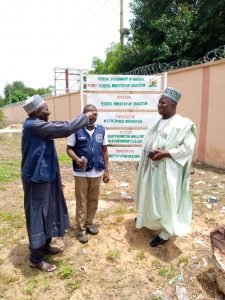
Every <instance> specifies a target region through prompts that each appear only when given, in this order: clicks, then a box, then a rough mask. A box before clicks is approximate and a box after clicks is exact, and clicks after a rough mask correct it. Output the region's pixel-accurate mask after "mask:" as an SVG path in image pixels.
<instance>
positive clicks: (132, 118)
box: [98, 112, 159, 128]
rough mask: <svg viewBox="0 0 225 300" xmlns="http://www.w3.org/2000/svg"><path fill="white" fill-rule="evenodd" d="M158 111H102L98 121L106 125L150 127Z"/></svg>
mask: <svg viewBox="0 0 225 300" xmlns="http://www.w3.org/2000/svg"><path fill="white" fill-rule="evenodd" d="M158 116H159V114H158V112H100V113H99V115H98V123H99V124H102V125H103V126H104V127H133V128H138V127H142V128H143V127H148V126H149V125H150V124H151V123H152V122H153V121H154V120H155V119H156V118H157V117H158Z"/></svg>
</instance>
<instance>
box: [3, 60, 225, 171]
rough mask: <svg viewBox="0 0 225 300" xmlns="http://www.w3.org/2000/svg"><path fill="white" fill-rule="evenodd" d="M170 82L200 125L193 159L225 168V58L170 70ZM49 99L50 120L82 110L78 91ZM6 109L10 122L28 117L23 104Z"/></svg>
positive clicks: (184, 111) (181, 105) (183, 107)
mask: <svg viewBox="0 0 225 300" xmlns="http://www.w3.org/2000/svg"><path fill="white" fill-rule="evenodd" d="M168 86H174V87H176V88H177V89H179V90H180V91H181V92H182V98H181V101H180V103H179V105H178V113H180V114H181V115H183V116H186V117H188V118H190V119H192V120H193V121H194V122H195V123H196V125H197V127H198V138H197V144H196V148H195V153H194V161H198V162H202V163H206V164H209V165H212V166H216V167H220V168H225V117H224V112H225V59H223V60H220V61H216V62H212V63H206V64H202V65H198V66H193V67H188V68H183V69H179V70H174V71H170V72H169V73H168ZM132 93H133V92H132ZM137 93H138V92H137ZM46 101H47V104H48V106H49V110H50V111H51V116H50V120H67V119H70V118H72V117H73V116H75V115H78V114H80V110H81V106H80V94H79V92H77V93H70V94H66V95H62V96H55V97H50V98H47V99H46ZM85 103H86V96H85V95H84V104H85ZM3 111H4V114H5V116H6V117H7V119H8V121H9V122H10V123H22V122H23V121H24V120H25V118H26V114H25V112H24V111H23V108H22V105H21V104H15V105H12V106H7V107H5V108H3Z"/></svg>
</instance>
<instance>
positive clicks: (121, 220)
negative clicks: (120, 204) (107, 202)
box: [115, 216, 124, 224]
mask: <svg viewBox="0 0 225 300" xmlns="http://www.w3.org/2000/svg"><path fill="white" fill-rule="evenodd" d="M123 221H124V216H117V217H116V218H115V223H116V224H120V223H122V222H123Z"/></svg>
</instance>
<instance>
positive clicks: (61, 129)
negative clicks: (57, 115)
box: [32, 114, 88, 140]
mask: <svg viewBox="0 0 225 300" xmlns="http://www.w3.org/2000/svg"><path fill="white" fill-rule="evenodd" d="M87 125H88V117H87V116H86V115H85V114H84V115H81V116H78V117H76V118H74V119H72V120H70V121H65V122H60V121H57V122H45V121H42V120H39V119H36V120H35V122H34V125H33V128H32V129H33V132H34V134H36V135H37V136H39V137H40V138H42V139H46V140H49V139H56V138H63V137H68V136H69V135H71V134H72V133H74V132H75V131H76V130H78V129H80V128H82V127H84V126H87Z"/></svg>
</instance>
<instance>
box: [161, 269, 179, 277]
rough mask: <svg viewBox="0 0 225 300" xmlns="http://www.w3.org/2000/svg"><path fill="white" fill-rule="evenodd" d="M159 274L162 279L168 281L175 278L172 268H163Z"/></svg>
mask: <svg viewBox="0 0 225 300" xmlns="http://www.w3.org/2000/svg"><path fill="white" fill-rule="evenodd" d="M158 274H159V275H160V276H162V277H165V278H167V279H171V278H173V277H174V276H175V272H174V270H173V269H172V268H170V269H167V268H161V269H160V270H159V272H158Z"/></svg>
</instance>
